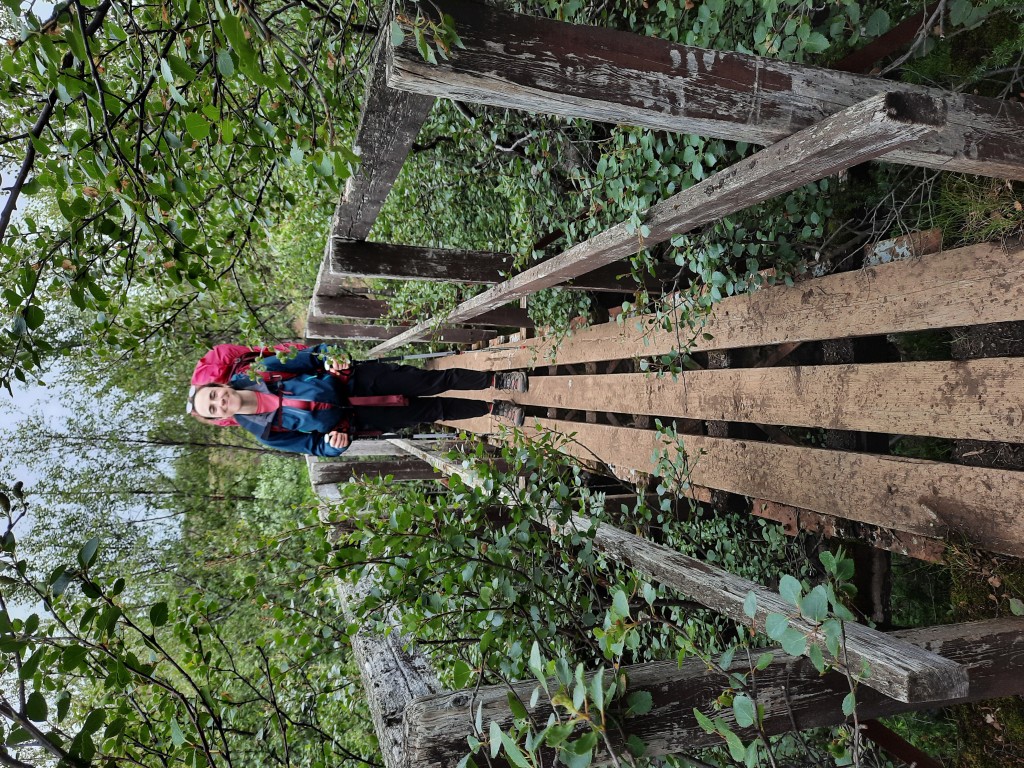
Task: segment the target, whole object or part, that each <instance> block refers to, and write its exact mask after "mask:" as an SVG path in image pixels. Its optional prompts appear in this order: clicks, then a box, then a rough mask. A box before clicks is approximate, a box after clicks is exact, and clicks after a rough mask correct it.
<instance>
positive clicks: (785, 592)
mask: <svg viewBox="0 0 1024 768" xmlns="http://www.w3.org/2000/svg"><path fill="white" fill-rule="evenodd" d="M802 592H803V587H802V586H800V582H799V581H797V580H796V579H794V578H793V577H792V576H790V575H789V574H788V573H787V574H786V575H785V576H783V577H782V578H781V579H779V594H780V595H782V599H783V600H785V601H786V602H787V603H790V604H792V605H796V606H799V605H800V594H801V593H802Z"/></svg>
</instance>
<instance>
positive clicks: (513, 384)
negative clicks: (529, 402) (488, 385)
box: [492, 371, 530, 392]
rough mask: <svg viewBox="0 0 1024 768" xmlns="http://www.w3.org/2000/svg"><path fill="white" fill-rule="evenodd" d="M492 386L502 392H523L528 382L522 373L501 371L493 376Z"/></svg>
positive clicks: (527, 386) (528, 384)
mask: <svg viewBox="0 0 1024 768" xmlns="http://www.w3.org/2000/svg"><path fill="white" fill-rule="evenodd" d="M492 386H493V387H494V388H495V389H498V390H501V391H502V392H525V391H526V390H527V389H528V388H529V386H530V382H529V379H527V378H526V374H525V373H523V372H522V371H503V372H501V373H496V374H494V381H493V383H492Z"/></svg>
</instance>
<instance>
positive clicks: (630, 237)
mask: <svg viewBox="0 0 1024 768" xmlns="http://www.w3.org/2000/svg"><path fill="white" fill-rule="evenodd" d="M944 119H945V118H944V104H943V103H942V102H941V101H936V100H933V99H926V98H913V97H907V96H906V95H904V94H895V93H890V94H884V95H881V96H874V97H871V98H869V99H867V100H866V101H864V102H861V103H859V104H855V105H854V106H852V107H849V108H847V109H845V110H843V111H842V112H838V113H836V114H834V115H832V116H830V117H827V118H825V119H824V120H823V121H822V122H821V123H818V124H816V125H812V126H811V127H809V128H805V129H804V130H802V131H800V132H799V133H795V134H793V135H792V136H789V137H788V138H785V139H783V140H782V141H780V142H778V143H776V144H773V145H772V146H770V147H767V148H765V149H763V150H761V151H760V152H758V153H756V154H755V155H752V156H750V157H748V158H745V159H743V160H741V161H739V162H738V163H736V164H735V165H732V166H730V167H728V168H725V169H723V170H721V171H719V172H718V173H716V174H715V175H714V176H711V177H710V178H708V179H705V180H704V181H702V182H700V183H699V184H696V185H694V186H692V187H690V188H689V189H686V190H683V191H682V192H680V193H678V194H676V195H673V196H672V197H670V198H668V199H667V200H663V201H661V202H660V203H657V204H656V205H654V206H652V207H651V208H649V209H648V210H647V211H646V212H645V213H644V214H643V216H642V219H643V222H644V224H643V226H644V227H646V228H647V229H646V234H645V235H644V236H643V237H641V236H640V233H639V231H638V230H636V229H635V228H634V227H633V226H631V225H630V224H629V223H628V222H624V223H621V224H617V225H615V226H613V227H611V228H610V229H606V230H605V231H604V232H601V233H599V234H597V235H595V236H594V237H592V238H590V239H589V240H586V241H584V242H582V243H579V244H578V245H575V246H573V247H571V248H569V249H568V250H567V251H564V252H562V253H561V254H559V255H557V256H555V257H553V258H551V259H548V260H547V261H544V262H542V263H540V264H538V265H536V266H534V267H531V268H530V269H527V270H525V271H524V272H520V273H519V274H517V275H516V276H515V277H512V278H510V279H509V280H506V281H505V282H504V283H501V284H500V285H496V286H494V287H493V288H489V289H488V290H486V291H484V292H483V293H481V294H478V295H477V296H474V297H472V298H470V299H468V300H466V301H464V302H463V303H462V304H460V305H459V306H458V307H456V308H455V309H454V310H453V311H452V312H451V313H449V315H448V317H447V321H448V322H456V323H457V322H462V321H465V320H467V319H469V318H471V317H475V316H477V315H479V314H480V313H482V312H486V311H487V310H489V309H494V308H495V307H499V306H501V305H502V304H507V303H508V302H509V301H512V300H513V299H517V298H520V297H522V296H528V295H529V294H531V293H534V292H536V291H539V290H542V289H544V288H550V287H552V286H556V285H559V284H561V283H563V282H565V281H566V280H568V279H570V278H574V277H578V276H579V275H582V274H585V273H587V272H589V271H591V270H593V269H596V268H598V267H604V266H607V265H608V264H611V263H612V262H615V261H619V260H620V259H624V258H627V257H628V256H631V255H632V254H634V253H636V252H637V251H638V250H639V249H640V248H641V247H643V246H648V247H649V246H652V245H655V244H657V243H660V242H663V241H665V240H668V239H669V238H670V237H671V236H672V235H674V234H678V233H681V232H687V231H689V230H691V229H693V228H695V227H698V226H700V225H702V224H707V223H708V222H711V221H715V220H717V219H719V218H721V217H722V216H726V215H728V214H730V213H735V212H736V211H738V210H742V209H744V208H747V207H749V206H751V205H755V204H756V203H758V202H761V201H764V200H767V199H769V198H772V197H775V196H777V195H780V194H782V193H784V192H788V191H789V190H791V189H796V188H797V187H800V186H803V185H804V184H807V183H808V182H811V181H815V180H817V179H821V178H824V177H825V176H831V175H832V174H833V173H836V172H838V171H840V170H843V169H846V168H849V167H850V166H852V165H856V164H858V163H862V162H865V161H866V160H870V159H871V158H873V157H877V156H878V155H880V154H882V153H883V152H885V151H888V150H889V149H892V148H893V147H897V146H903V145H905V144H907V143H908V142H910V141H913V140H914V139H915V138H919V137H921V136H924V135H927V134H929V133H932V132H934V130H935V128H936V126H939V125H942V124H943V123H944ZM429 327H430V323H420V324H419V325H417V326H414V327H413V328H410V329H409V330H408V331H406V332H405V333H403V334H401V335H400V336H396V337H395V338H393V339H390V340H389V341H386V342H384V343H383V344H378V345H377V346H376V347H374V349H373V350H371V354H373V355H379V354H382V353H383V352H387V351H390V350H392V349H397V348H398V347H399V346H401V345H402V344H404V343H407V342H409V341H413V340H415V339H418V338H421V337H422V335H423V333H424V332H425V331H427V330H428V329H429Z"/></svg>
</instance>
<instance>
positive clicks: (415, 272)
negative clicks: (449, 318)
mask: <svg viewBox="0 0 1024 768" xmlns="http://www.w3.org/2000/svg"><path fill="white" fill-rule="evenodd" d="M329 250H330V262H329V264H330V272H331V275H332V276H334V277H336V278H339V277H359V278H376V279H388V280H427V281H431V282H455V283H470V284H479V285H494V284H496V283H500V282H502V281H503V280H505V279H506V278H507V277H508V276H509V275H510V274H513V273H514V269H513V266H512V265H513V256H512V255H511V254H508V253H496V252H493V251H472V250H461V249H456V248H427V247H422V246H415V245H395V244H394V243H371V242H366V241H359V242H352V241H350V240H345V239H341V238H335V239H334V240H333V241H332V242H331V243H330V249H329ZM623 274H625V275H627V276H628V274H629V268H628V267H626V266H622V265H618V264H614V265H608V266H606V267H603V268H601V269H597V270H594V271H593V272H590V273H589V274H586V275H582V276H580V277H579V278H578V279H576V280H573V281H571V282H569V283H567V284H566V285H565V286H564V287H565V288H569V289H573V288H577V289H580V290H587V291H602V292H611V293H623V292H629V291H632V290H634V289H635V284H634V283H633V281H632V280H630V279H628V277H627V278H626V279H622V278H620V275H623ZM647 287H648V288H650V289H654V288H660V283H657V282H656V281H651V282H650V284H649V285H648V286H647Z"/></svg>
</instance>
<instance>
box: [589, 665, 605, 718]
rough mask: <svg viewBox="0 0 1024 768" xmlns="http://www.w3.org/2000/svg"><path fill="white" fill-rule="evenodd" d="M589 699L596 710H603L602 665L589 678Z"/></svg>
mask: <svg viewBox="0 0 1024 768" xmlns="http://www.w3.org/2000/svg"><path fill="white" fill-rule="evenodd" d="M589 687H590V700H591V702H593V706H594V708H595V709H596V710H597V711H598V712H603V711H604V667H601V668H599V669H598V670H597V672H596V673H595V674H594V676H593V677H592V678H591V679H590V686H589Z"/></svg>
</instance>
